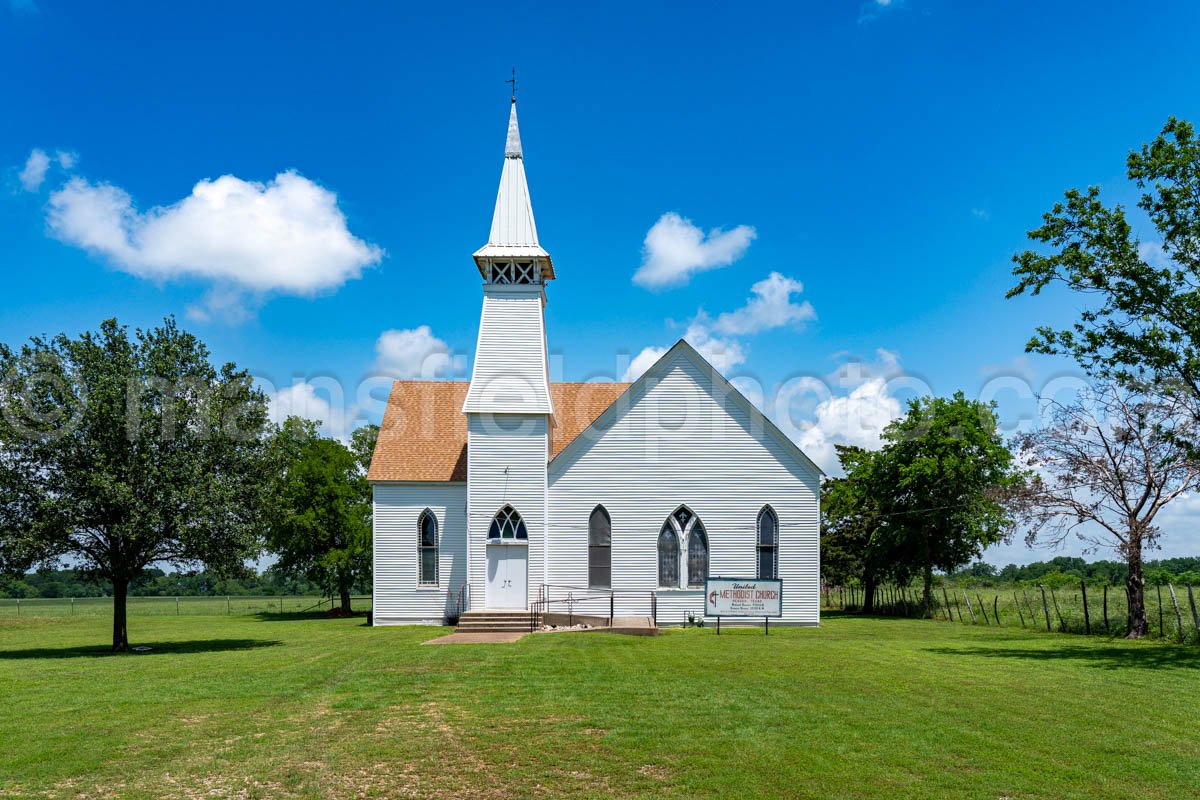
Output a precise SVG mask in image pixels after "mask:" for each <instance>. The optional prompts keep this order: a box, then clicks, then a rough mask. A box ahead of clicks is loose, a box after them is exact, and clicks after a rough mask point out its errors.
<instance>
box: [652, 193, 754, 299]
mask: <svg viewBox="0 0 1200 800" xmlns="http://www.w3.org/2000/svg"><path fill="white" fill-rule="evenodd" d="M756 235H757V234H756V233H755V230H754V228H752V227H750V226H749V225H738V226H737V227H736V228H733V229H732V230H728V231H725V230H721V229H720V228H714V229H713V230H711V231H709V232H708V233H707V234H705V232H704V231H703V230H701V229H700V228H698V227H696V225H694V224H693V223H692V221H691V220H690V219H687V218H685V217H681V216H680V215H679V214H676V213H675V212H673V211H669V212H667V213H666V214H663V215H662V216H661V217H659V219H658V222H656V223H654V226H653V227H651V228H650V230H649V231H647V233H646V239H645V241H644V242H643V246H642V265H641V266H640V267H638V270H637V272H635V273H634V274H633V282H634V283H636V284H638V285H639V286H644V287H646V288H648V289H661V288H664V287H667V286H679V285H682V284H686V283H687V282H688V281H689V280H690V279H691V277H692V274H693V273H696V272H704V271H705V270H710V269H717V268H718V267H727V266H729V265H730V264H732V263H733V262H735V261H737V260H738V259H739V258H741V257H742V256H743V255H744V254H745V252H746V248H748V247H749V246H750V243H751V242H752V241H754V238H755V236H756Z"/></svg>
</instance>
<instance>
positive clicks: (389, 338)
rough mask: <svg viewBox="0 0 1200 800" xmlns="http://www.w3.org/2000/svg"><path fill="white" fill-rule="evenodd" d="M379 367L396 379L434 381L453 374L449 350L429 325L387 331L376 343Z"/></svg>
mask: <svg viewBox="0 0 1200 800" xmlns="http://www.w3.org/2000/svg"><path fill="white" fill-rule="evenodd" d="M375 355H376V362H375V365H376V368H377V369H378V370H379V371H380V372H383V373H385V374H387V375H390V376H392V377H394V378H434V377H437V376H439V375H446V374H449V373H451V372H452V371H453V369H454V360H453V358H452V357H451V354H450V347H449V345H447V344H446V343H445V342H443V341H442V340H441V339H439V338H437V337H436V336H434V335H433V331H432V330H431V329H430V327H429V326H428V325H419V326H417V327H416V328H413V329H411V330H395V329H393V330H387V331H384V332H383V333H381V334H380V335H379V339H378V340H376V342H375Z"/></svg>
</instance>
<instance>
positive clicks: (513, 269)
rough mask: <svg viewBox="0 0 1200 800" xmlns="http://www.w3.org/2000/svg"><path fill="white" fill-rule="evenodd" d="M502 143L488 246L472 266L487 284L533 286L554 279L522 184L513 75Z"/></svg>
mask: <svg viewBox="0 0 1200 800" xmlns="http://www.w3.org/2000/svg"><path fill="white" fill-rule="evenodd" d="M513 79H514V88H513V98H512V103H511V104H510V110H509V113H508V136H507V138H506V139H505V142H504V168H503V170H502V171H501V173H500V189H499V191H498V192H497V193H496V210H495V212H493V214H492V229H491V232H490V233H489V234H488V243H487V244H486V245H485V246H483V247H482V248H480V249H479V250H477V251H475V264H476V266H478V267H479V274H480V275H481V276H483V279H484V281H485V282H487V283H537V284H541V283H543V282H545V281H547V280H551V279H553V278H554V266H553V264H552V263H551V261H550V254H549V253H547V252H546V251H545V250H543V249H542V246H541V245H540V244H538V236H537V224H536V223H535V222H534V220H533V202H532V201H531V200H530V199H529V184H528V183H527V182H526V180H525V157H524V151H523V150H522V148H521V130H520V128H519V127H518V125H517V97H516V85H515V79H516V73H515V72H514V73H513Z"/></svg>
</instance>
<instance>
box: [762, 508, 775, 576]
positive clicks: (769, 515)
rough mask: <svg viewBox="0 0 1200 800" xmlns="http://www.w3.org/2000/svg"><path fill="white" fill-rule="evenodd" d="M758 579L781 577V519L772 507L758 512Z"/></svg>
mask: <svg viewBox="0 0 1200 800" xmlns="http://www.w3.org/2000/svg"><path fill="white" fill-rule="evenodd" d="M758 577H760V578H766V579H770V580H774V579H775V578H778V577H779V518H778V517H776V516H775V511H774V509H772V508H771V507H770V506H763V508H762V511H759V512H758Z"/></svg>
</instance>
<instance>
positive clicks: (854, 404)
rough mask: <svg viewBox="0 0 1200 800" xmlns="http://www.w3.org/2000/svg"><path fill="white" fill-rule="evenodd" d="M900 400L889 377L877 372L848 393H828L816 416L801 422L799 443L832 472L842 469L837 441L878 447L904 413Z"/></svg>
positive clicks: (811, 456)
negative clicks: (885, 434)
mask: <svg viewBox="0 0 1200 800" xmlns="http://www.w3.org/2000/svg"><path fill="white" fill-rule="evenodd" d="M901 408H902V407H901V404H900V401H899V400H898V399H897V398H896V397H894V396H893V395H892V394H891V392H890V390H889V386H888V381H887V380H886V379H885V378H883V377H881V376H876V377H872V378H869V379H867V380H865V381H864V382H862V383H860V384H859V385H858V386H856V387H855V388H854V389H853V390H851V392H850V393H849V394H847V395H838V396H832V397H828V398H826V399H824V400H822V401H821V402H820V403H818V404H817V406H816V408H815V410H814V413H813V419H812V420H811V421H808V422H806V423H803V424H802V425H800V426H799V428H800V429H799V431H798V434H797V436H796V443H797V444H798V445H800V449H801V450H803V451H804V452H805V453H806V454H807V455H808V457H809V458H811V459H812V460H813V461H816V462H817V464H818V465H819V466H820V467H821V468H822V469H824V470H825V471H826V472H828V473H830V474H837V473H839V472H841V468H840V466H839V464H838V459H837V451H836V450H835V445H839V444H842V445H856V446H858V447H863V448H866V449H868V450H875V449H878V448H879V445H880V438H879V436H880V434H881V433H882V432H883V429H884V428H886V427H887V425H888V423H889V422H891V421H892V420H894V419H896V418H897V417H899V416H900V413H901Z"/></svg>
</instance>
